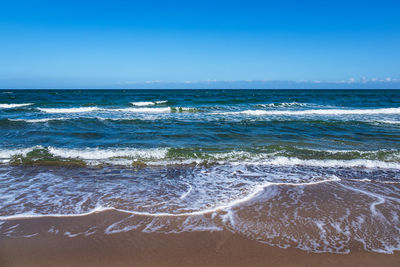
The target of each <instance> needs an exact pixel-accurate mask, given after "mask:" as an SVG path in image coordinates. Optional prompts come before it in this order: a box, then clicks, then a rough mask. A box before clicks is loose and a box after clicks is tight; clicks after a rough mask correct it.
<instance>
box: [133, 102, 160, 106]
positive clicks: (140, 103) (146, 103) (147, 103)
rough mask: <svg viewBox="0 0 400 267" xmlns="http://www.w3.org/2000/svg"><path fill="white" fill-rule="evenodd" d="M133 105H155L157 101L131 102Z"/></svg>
mask: <svg viewBox="0 0 400 267" xmlns="http://www.w3.org/2000/svg"><path fill="white" fill-rule="evenodd" d="M131 104H132V105H134V106H139V107H141V106H154V105H155V103H154V102H131Z"/></svg>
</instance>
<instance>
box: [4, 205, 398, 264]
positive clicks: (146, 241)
mask: <svg viewBox="0 0 400 267" xmlns="http://www.w3.org/2000/svg"><path fill="white" fill-rule="evenodd" d="M121 216H123V215H121V214H117V213H113V212H108V213H107V212H106V213H101V214H94V215H90V216H82V217H78V218H76V217H75V218H54V217H48V218H39V219H23V220H17V221H15V222H14V223H18V224H19V225H20V226H22V227H23V228H25V230H27V228H31V229H32V230H33V231H34V232H35V231H37V229H46V232H47V229H48V227H49V226H50V225H57V227H58V228H60V227H61V228H62V227H63V225H65V226H66V225H69V226H71V224H75V225H76V227H77V228H79V227H80V226H83V225H87V224H88V223H90V224H92V223H98V224H99V223H100V222H102V221H104V220H105V217H109V218H110V219H117V217H121ZM46 232H43V233H41V234H37V235H35V236H32V237H29V238H26V237H25V238H16V237H7V236H4V235H3V236H1V237H0V266H400V253H394V254H381V253H372V252H365V251H363V250H362V249H354V250H352V252H351V253H350V254H333V253H309V252H305V251H302V250H299V249H294V248H288V249H282V248H277V247H271V246H268V245H265V244H262V243H259V242H257V241H254V240H250V239H247V238H245V237H243V236H240V235H238V234H235V233H232V232H230V231H226V230H224V231H215V232H209V231H204V232H183V233H178V234H171V233H170V234H165V233H144V232H142V231H139V230H132V231H128V232H122V233H116V234H111V235H107V234H105V233H104V232H100V231H98V232H96V233H94V234H89V235H87V236H86V235H78V236H75V237H69V236H67V235H65V234H61V233H62V232H61V231H60V234H56V235H54V234H46Z"/></svg>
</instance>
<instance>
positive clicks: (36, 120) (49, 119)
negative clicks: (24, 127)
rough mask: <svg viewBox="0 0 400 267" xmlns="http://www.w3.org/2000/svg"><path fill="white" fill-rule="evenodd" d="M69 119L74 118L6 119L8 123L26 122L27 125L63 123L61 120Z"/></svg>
mask: <svg viewBox="0 0 400 267" xmlns="http://www.w3.org/2000/svg"><path fill="white" fill-rule="evenodd" d="M69 119H75V118H65V117H61V118H43V119H8V120H9V121H23V122H28V123H37V122H48V121H63V120H69Z"/></svg>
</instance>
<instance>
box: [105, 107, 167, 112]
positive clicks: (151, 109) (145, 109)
mask: <svg viewBox="0 0 400 267" xmlns="http://www.w3.org/2000/svg"><path fill="white" fill-rule="evenodd" d="M106 111H111V112H112V111H119V112H132V113H167V112H170V111H171V109H170V108H169V107H166V108H120V109H106Z"/></svg>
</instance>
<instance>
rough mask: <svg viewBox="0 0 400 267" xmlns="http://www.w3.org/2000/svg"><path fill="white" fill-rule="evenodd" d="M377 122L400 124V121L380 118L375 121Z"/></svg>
mask: <svg viewBox="0 0 400 267" xmlns="http://www.w3.org/2000/svg"><path fill="white" fill-rule="evenodd" d="M374 122H377V123H386V124H400V121H391V120H379V121H374Z"/></svg>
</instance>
